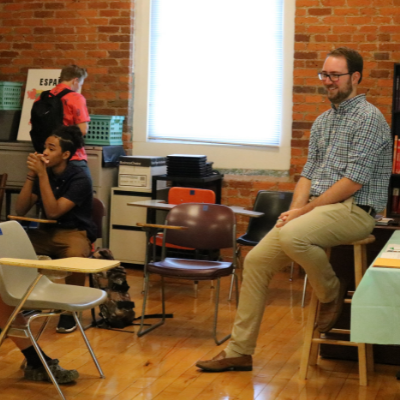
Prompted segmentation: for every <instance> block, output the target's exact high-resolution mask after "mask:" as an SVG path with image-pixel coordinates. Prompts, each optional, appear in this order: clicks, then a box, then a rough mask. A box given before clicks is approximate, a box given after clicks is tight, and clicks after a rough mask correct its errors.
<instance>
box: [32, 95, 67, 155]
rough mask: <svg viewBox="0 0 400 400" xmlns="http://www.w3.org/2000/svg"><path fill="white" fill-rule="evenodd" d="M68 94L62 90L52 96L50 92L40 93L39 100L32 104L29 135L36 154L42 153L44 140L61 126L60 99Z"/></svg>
mask: <svg viewBox="0 0 400 400" xmlns="http://www.w3.org/2000/svg"><path fill="white" fill-rule="evenodd" d="M70 92H72V90H70V89H64V90H63V91H61V92H60V93H58V94H57V95H54V94H52V93H50V90H46V91H44V92H42V94H41V95H40V99H39V100H38V101H35V103H33V106H32V110H31V124H32V129H31V131H30V135H31V140H32V144H33V147H34V148H35V150H36V151H37V152H38V153H43V149H44V142H45V141H46V139H47V138H48V137H49V136H50V135H51V133H52V132H53V131H54V130H55V129H56V128H58V127H60V126H61V125H63V118H64V110H63V103H62V101H61V98H62V97H63V96H65V95H66V94H68V93H70Z"/></svg>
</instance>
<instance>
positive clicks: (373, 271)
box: [350, 230, 400, 344]
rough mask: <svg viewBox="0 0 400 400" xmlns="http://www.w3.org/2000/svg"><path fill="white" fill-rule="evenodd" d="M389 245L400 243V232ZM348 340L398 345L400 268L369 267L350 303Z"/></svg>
mask: <svg viewBox="0 0 400 400" xmlns="http://www.w3.org/2000/svg"><path fill="white" fill-rule="evenodd" d="M389 244H400V231H399V230H397V231H395V232H394V233H393V235H392V236H391V238H390V239H389V241H388V242H387V243H386V245H385V247H384V248H383V249H382V251H381V252H380V253H379V255H378V257H380V254H382V253H383V252H384V251H386V248H387V247H388V245H389ZM350 340H351V341H352V342H357V343H375V344H400V269H397V268H377V267H370V268H368V270H367V272H366V273H365V275H364V277H363V278H362V281H361V283H360V285H359V286H358V288H357V290H356V292H355V294H354V297H353V300H352V303H351V335H350Z"/></svg>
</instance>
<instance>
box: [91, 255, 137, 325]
mask: <svg viewBox="0 0 400 400" xmlns="http://www.w3.org/2000/svg"><path fill="white" fill-rule="evenodd" d="M92 257H93V258H97V259H106V260H114V257H113V255H112V253H111V250H109V249H97V250H96V251H95V252H94V254H93V256H92ZM92 278H93V286H94V287H95V288H98V289H102V290H105V291H106V292H107V295H108V299H107V300H106V302H105V303H103V304H101V305H100V306H99V307H100V316H101V317H102V319H103V321H102V322H103V323H104V324H105V325H107V326H109V327H112V328H119V329H122V328H125V327H126V326H129V325H133V320H134V319H135V311H134V310H133V309H134V308H135V303H134V302H133V301H131V297H130V295H129V292H128V291H129V285H128V283H127V281H126V271H125V268H124V267H121V266H118V267H115V268H112V269H110V270H108V271H103V272H99V273H97V274H92Z"/></svg>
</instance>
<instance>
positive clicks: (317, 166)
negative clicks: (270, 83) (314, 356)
mask: <svg viewBox="0 0 400 400" xmlns="http://www.w3.org/2000/svg"><path fill="white" fill-rule="evenodd" d="M362 70H363V59H362V57H361V55H360V54H359V53H357V52H356V51H355V50H352V49H349V48H345V47H342V48H339V49H336V50H334V51H332V52H331V53H329V54H328V56H327V58H326V59H325V63H324V65H323V67H322V71H321V72H319V73H318V76H319V79H320V80H321V81H322V83H323V85H324V87H325V89H326V91H327V96H328V99H329V100H330V101H331V103H332V108H331V109H330V110H328V111H326V112H324V113H323V114H322V115H321V116H319V117H318V118H317V120H316V121H315V123H314V124H313V127H312V130H311V137H310V144H309V153H308V159H307V163H306V165H305V166H304V169H303V172H302V176H301V178H300V180H299V182H298V183H297V185H296V189H295V191H294V195H293V201H292V204H291V206H290V210H289V211H286V212H284V213H282V214H281V215H280V217H279V220H278V222H277V224H276V227H275V228H274V229H272V230H271V231H270V232H269V233H268V234H267V235H266V236H265V237H264V238H263V239H262V240H261V241H260V243H259V244H258V245H257V246H256V247H254V248H253V249H252V250H251V251H250V252H249V254H248V255H247V257H246V259H245V262H244V270H243V284H242V288H241V293H240V301H239V307H238V310H237V313H236V318H235V323H234V326H233V331H232V338H231V340H230V343H229V344H228V347H227V348H226V349H225V350H224V351H222V352H221V353H220V354H218V355H217V356H216V357H215V358H214V359H212V360H209V361H199V362H198V363H197V364H196V365H197V366H198V367H199V368H201V369H203V370H206V371H220V372H221V371H228V370H237V371H250V370H252V367H253V362H252V354H253V353H254V350H255V347H256V341H257V337H258V333H259V329H260V325H261V321H262V317H263V313H264V309H265V304H266V301H267V295H268V285H269V282H270V280H271V278H272V277H273V275H274V274H275V273H277V272H278V271H279V270H280V269H282V268H283V267H285V266H286V265H288V264H289V263H290V260H293V261H295V262H296V263H297V264H299V265H301V266H302V267H303V268H304V270H305V272H306V273H307V275H308V279H309V281H310V284H311V286H312V287H313V289H314V292H315V294H316V296H317V297H318V299H319V301H320V303H321V307H320V313H319V317H318V329H319V331H320V332H328V331H329V330H330V329H331V328H332V327H333V326H334V324H335V322H336V321H337V319H338V317H339V315H340V312H341V307H342V305H343V299H344V296H345V293H346V287H345V284H344V283H343V282H341V281H339V279H338V277H337V276H336V274H335V272H334V271H333V269H332V266H331V265H330V263H329V259H328V256H327V255H326V253H325V249H326V248H329V247H334V246H338V245H340V244H344V243H349V242H354V241H357V240H361V239H364V238H365V237H366V236H368V235H369V234H370V233H371V232H372V230H373V229H374V226H375V220H374V215H375V212H376V211H381V210H383V209H384V208H385V207H386V202H387V194H388V184H389V178H390V174H391V168H392V146H391V142H392V140H391V136H390V129H389V126H388V124H387V122H386V121H385V118H384V117H383V115H382V113H381V112H380V111H379V110H378V109H377V108H376V107H374V106H373V105H371V104H370V103H368V102H367V101H366V99H365V95H357V87H358V84H359V83H360V82H361V78H362Z"/></svg>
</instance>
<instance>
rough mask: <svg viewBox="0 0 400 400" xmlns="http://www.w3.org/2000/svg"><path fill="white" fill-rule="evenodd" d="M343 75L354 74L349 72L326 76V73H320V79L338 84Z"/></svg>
mask: <svg viewBox="0 0 400 400" xmlns="http://www.w3.org/2000/svg"><path fill="white" fill-rule="evenodd" d="M343 75H352V72H347V73H346V74H326V73H325V72H318V78H319V79H320V80H321V81H323V80H324V79H326V78H329V79H330V80H331V82H337V81H338V80H339V78H340V77H341V76H343Z"/></svg>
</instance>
